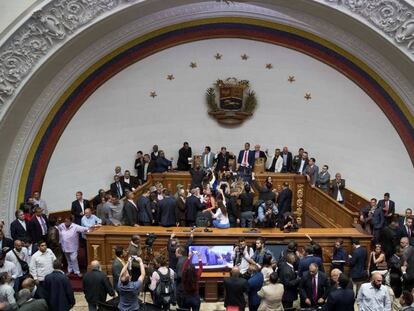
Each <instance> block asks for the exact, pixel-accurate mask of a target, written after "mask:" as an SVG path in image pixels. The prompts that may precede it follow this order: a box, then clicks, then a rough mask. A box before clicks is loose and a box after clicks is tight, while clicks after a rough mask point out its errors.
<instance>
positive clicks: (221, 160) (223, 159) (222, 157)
mask: <svg viewBox="0 0 414 311" xmlns="http://www.w3.org/2000/svg"><path fill="white" fill-rule="evenodd" d="M234 158H235V157H234V154H233V153H231V152H228V151H227V149H226V147H221V149H220V152H217V153H216V161H217V165H216V172H223V171H228V170H229V160H230V159H234Z"/></svg>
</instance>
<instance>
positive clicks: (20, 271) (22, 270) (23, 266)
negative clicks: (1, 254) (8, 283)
mask: <svg viewBox="0 0 414 311" xmlns="http://www.w3.org/2000/svg"><path fill="white" fill-rule="evenodd" d="M6 260H7V261H9V262H11V263H13V264H14V265H15V267H16V279H15V281H14V291H15V292H16V293H17V292H18V289H19V287H20V283H21V282H22V281H23V276H24V275H27V274H29V264H28V260H29V257H28V256H27V249H26V247H23V242H22V241H20V240H16V241H14V248H13V249H12V250H10V251H9V252H7V254H6Z"/></svg>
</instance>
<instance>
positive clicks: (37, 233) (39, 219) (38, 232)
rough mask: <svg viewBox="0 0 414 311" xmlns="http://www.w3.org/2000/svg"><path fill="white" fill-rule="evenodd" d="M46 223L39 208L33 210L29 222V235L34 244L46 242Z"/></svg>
mask: <svg viewBox="0 0 414 311" xmlns="http://www.w3.org/2000/svg"><path fill="white" fill-rule="evenodd" d="M48 228H49V226H48V222H47V218H46V215H45V214H43V210H42V208H41V207H39V206H37V207H35V210H34V215H33V217H32V220H31V221H30V222H29V230H28V231H29V234H30V237H31V239H32V241H33V242H34V243H38V242H39V241H46V237H47V230H48Z"/></svg>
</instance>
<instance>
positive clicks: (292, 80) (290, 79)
mask: <svg viewBox="0 0 414 311" xmlns="http://www.w3.org/2000/svg"><path fill="white" fill-rule="evenodd" d="M288 81H289V82H290V83H292V82H295V81H296V80H295V76H289V78H288Z"/></svg>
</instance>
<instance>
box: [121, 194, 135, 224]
mask: <svg viewBox="0 0 414 311" xmlns="http://www.w3.org/2000/svg"><path fill="white" fill-rule="evenodd" d="M122 220H123V221H124V224H125V226H133V225H136V224H138V223H139V219H138V206H134V204H132V203H131V202H130V201H128V200H126V201H125V205H124V208H123V210H122Z"/></svg>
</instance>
